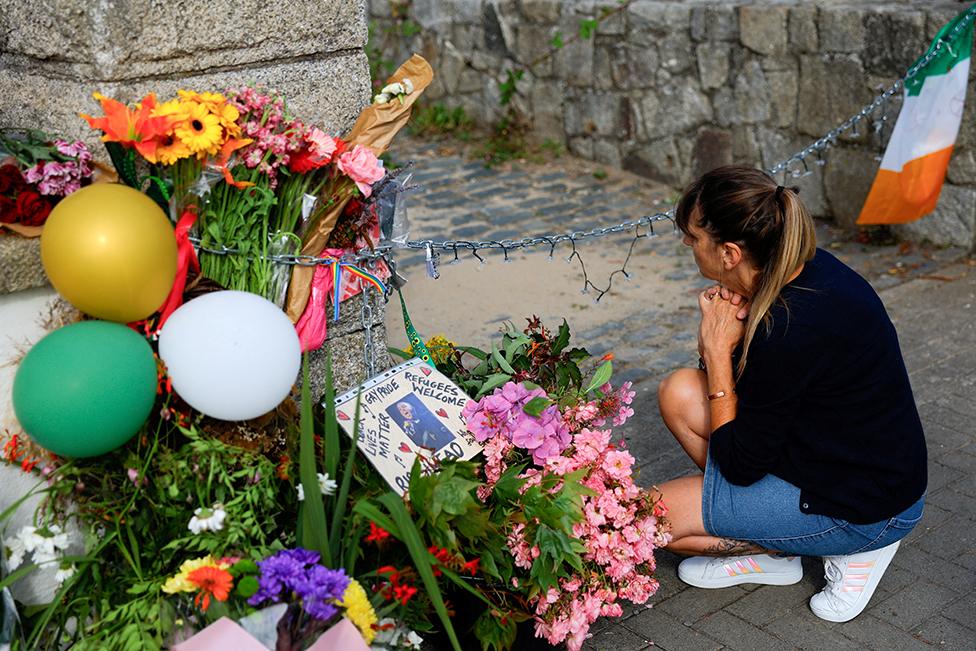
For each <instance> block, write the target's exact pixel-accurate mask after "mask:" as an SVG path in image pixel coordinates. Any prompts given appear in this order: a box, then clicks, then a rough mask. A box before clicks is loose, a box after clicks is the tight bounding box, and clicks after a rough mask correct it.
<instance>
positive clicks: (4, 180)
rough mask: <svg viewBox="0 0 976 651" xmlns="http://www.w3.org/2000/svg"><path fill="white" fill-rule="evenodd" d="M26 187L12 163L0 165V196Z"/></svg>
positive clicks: (18, 170)
mask: <svg viewBox="0 0 976 651" xmlns="http://www.w3.org/2000/svg"><path fill="white" fill-rule="evenodd" d="M26 187H27V182H26V181H24V176H23V175H22V174H21V173H20V169H18V168H17V166H16V165H14V164H12V163H7V164H6V165H0V194H13V193H15V192H17V191H18V190H23V189H24V188H26ZM7 223H9V222H7Z"/></svg>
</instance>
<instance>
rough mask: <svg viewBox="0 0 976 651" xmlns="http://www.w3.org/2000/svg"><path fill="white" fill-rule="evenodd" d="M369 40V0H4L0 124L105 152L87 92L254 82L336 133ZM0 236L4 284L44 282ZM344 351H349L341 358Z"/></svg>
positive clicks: (351, 313)
mask: <svg viewBox="0 0 976 651" xmlns="http://www.w3.org/2000/svg"><path fill="white" fill-rule="evenodd" d="M366 38H367V23H366V3H365V0H293V1H291V2H284V3H270V2H260V1H257V0H245V1H244V2H230V1H229V0H216V1H212V2H204V1H202V0H176V1H173V2H157V1H154V0H93V1H91V2H89V1H87V0H45V1H44V2H34V1H31V0H8V1H7V2H5V3H4V9H3V11H2V12H0V88H2V89H3V92H2V93H0V126H2V127H13V128H39V129H43V130H46V131H49V132H52V133H57V134H61V135H65V136H70V137H79V138H83V139H85V140H86V141H88V143H89V145H90V146H91V147H92V150H93V151H95V152H96V153H97V154H96V155H99V156H101V157H102V158H103V160H107V157H106V156H105V154H104V149H103V148H102V147H101V145H100V144H99V143H98V138H97V135H96V134H95V132H93V131H92V130H91V129H89V128H88V125H87V124H86V123H85V122H84V120H82V119H81V118H80V117H79V116H78V113H79V112H81V113H90V114H93V115H99V114H100V108H99V106H98V104H97V103H96V102H95V100H94V99H93V98H92V92H93V91H99V92H101V93H103V94H105V95H108V96H110V97H114V98H116V99H119V100H122V101H127V102H132V101H135V100H138V99H139V98H141V97H142V96H143V95H144V94H145V93H147V92H149V91H155V92H156V93H157V95H158V96H160V97H161V98H165V97H169V96H174V95H175V94H176V90H177V89H179V88H188V89H194V90H200V91H204V90H216V91H220V90H224V89H226V88H229V87H234V86H239V85H242V84H255V85H259V86H263V87H265V88H269V89H274V90H277V91H278V92H280V93H282V94H283V95H284V96H285V97H286V98H287V99H288V102H289V104H288V106H289V109H290V110H291V111H292V112H293V113H294V114H295V115H298V116H301V117H302V118H303V119H304V120H305V121H307V122H309V123H314V124H317V125H321V126H322V127H323V128H324V129H325V130H326V131H327V132H331V133H342V132H345V131H346V130H348V129H349V128H350V127H351V126H352V123H353V122H354V121H355V119H356V116H357V115H359V112H360V110H361V109H362V108H363V107H364V106H365V105H366V104H367V103H368V102H369V98H370V78H369V64H368V61H367V59H366V55H365V52H364V49H363V48H364V46H365V45H366ZM0 240H2V242H0V256H2V257H0V266H2V267H3V269H4V271H3V272H2V273H3V277H2V278H0V292H12V291H17V290H21V289H25V288H27V287H31V286H37V285H40V284H43V283H45V282H46V278H45V277H44V275H43V272H42V270H41V269H40V267H39V264H40V263H39V258H38V256H37V246H36V241H34V242H28V243H24V242H23V241H18V242H13V241H12V238H2V237H0ZM25 267H26V268H25ZM375 303H377V301H374V304H375ZM378 303H380V305H378V306H377V308H378V309H374V322H375V323H376V326H377V327H376V328H375V329H374V337H375V338H376V339H377V341H378V343H379V345H378V346H377V348H378V350H379V351H380V352H381V359H380V368H383V365H384V364H386V363H387V357H386V344H385V341H386V337H385V331H384V330H383V312H384V310H383V306H382V301H381V300H380V301H378ZM342 314H343V326H342V327H341V328H338V329H334V334H335V335H336V339H335V340H334V341H332V342H331V344H330V345H331V347H332V349H333V356H334V357H335V358H336V364H337V369H336V370H337V377H340V378H342V379H343V380H344V381H345V386H349V385H350V384H355V383H356V382H358V381H359V380H360V379H361V377H362V371H363V368H362V367H363V364H362V353H361V349H362V344H361V340H362V336H363V335H362V326H361V325H360V319H359V309H358V306H354V307H353V308H351V309H344V311H343V313H342ZM347 320H348V321H349V323H348V324H346V323H345V321H347ZM357 337H358V338H359V339H358V340H357V339H356V338H357ZM347 344H348V345H347ZM345 348H354V349H356V351H357V354H350V355H340V354H339V353H340V352H341V351H342V350H344V349H345ZM340 358H341V359H340Z"/></svg>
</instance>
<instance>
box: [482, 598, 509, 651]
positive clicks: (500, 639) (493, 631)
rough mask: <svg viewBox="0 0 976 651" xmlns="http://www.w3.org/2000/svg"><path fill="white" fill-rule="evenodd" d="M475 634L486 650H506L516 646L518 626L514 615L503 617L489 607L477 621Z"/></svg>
mask: <svg viewBox="0 0 976 651" xmlns="http://www.w3.org/2000/svg"><path fill="white" fill-rule="evenodd" d="M474 634H475V637H477V638H478V640H480V641H481V648H482V649H484V651H504V650H505V649H511V648H512V647H513V646H514V644H515V637H516V636H517V635H518V626H517V624H516V619H515V618H514V617H503V616H502V614H501V613H499V612H498V611H496V610H492V609H491V608H489V609H486V610H485V611H484V612H483V613H481V615H480V616H479V617H478V619H477V620H476V621H475V623H474Z"/></svg>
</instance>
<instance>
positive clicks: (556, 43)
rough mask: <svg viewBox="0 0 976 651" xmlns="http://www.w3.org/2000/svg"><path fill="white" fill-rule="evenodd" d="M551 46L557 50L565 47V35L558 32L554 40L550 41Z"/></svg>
mask: <svg viewBox="0 0 976 651" xmlns="http://www.w3.org/2000/svg"><path fill="white" fill-rule="evenodd" d="M549 45H551V46H552V47H554V48H555V49H557V50H558V49H559V48H561V47H562V46H563V45H565V42H564V41H563V33H562V32H556V34H555V35H554V36H553V37H552V40H551V41H549Z"/></svg>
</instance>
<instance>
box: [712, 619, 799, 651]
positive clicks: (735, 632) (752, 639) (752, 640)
mask: <svg viewBox="0 0 976 651" xmlns="http://www.w3.org/2000/svg"><path fill="white" fill-rule="evenodd" d="M696 628H697V629H699V630H700V631H702V632H703V633H705V635H708V636H709V637H713V638H715V639H716V640H718V641H719V642H721V643H723V644H724V645H725V647H726V648H727V649H734V650H736V651H762V650H763V649H770V650H771V651H780V650H781V649H782V648H783V647H784V646H788V645H785V644H784V643H783V641H782V640H780V639H779V638H776V637H773V636H772V635H770V634H769V633H767V632H765V631H763V630H761V629H759V628H756V627H755V626H754V625H753V624H750V623H749V622H747V621H745V620H744V619H739V618H738V617H736V616H735V615H732V614H729V613H728V612H726V611H724V610H722V611H719V612H717V613H714V614H712V615H709V616H708V617H706V618H705V619H703V620H702V621H701V622H699V623H698V625H697V626H696Z"/></svg>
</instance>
